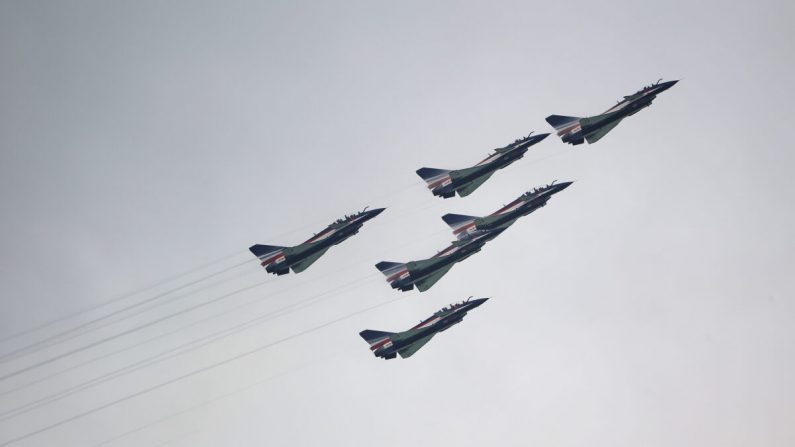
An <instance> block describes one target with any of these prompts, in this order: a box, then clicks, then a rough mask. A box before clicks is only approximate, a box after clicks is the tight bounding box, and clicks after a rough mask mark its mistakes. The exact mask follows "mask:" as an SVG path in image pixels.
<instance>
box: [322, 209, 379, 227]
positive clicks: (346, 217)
mask: <svg viewBox="0 0 795 447" xmlns="http://www.w3.org/2000/svg"><path fill="white" fill-rule="evenodd" d="M367 208H369V207H367V206H366V207H364V209H363V210H361V211H359V212H357V213H353V214H350V215H348V214H346V215H345V217H342V218H340V219H337V220H335V221H334V222H333V223H332V224H331V225H329V226H332V225H337V224H341V223H345V222H349V221H351V220H353V219H356V218H357V217H359V216H361V215H362V214H364V213H365V212H367Z"/></svg>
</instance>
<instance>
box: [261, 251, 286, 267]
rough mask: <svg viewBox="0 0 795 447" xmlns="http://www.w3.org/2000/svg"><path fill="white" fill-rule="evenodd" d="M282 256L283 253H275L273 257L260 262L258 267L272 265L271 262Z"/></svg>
mask: <svg viewBox="0 0 795 447" xmlns="http://www.w3.org/2000/svg"><path fill="white" fill-rule="evenodd" d="M282 255H284V253H282V252H278V253H276V254H275V255H273V256H271V257H270V258H268V259H266V260H264V261H262V262H261V263H260V265H262V266H263V267H264V266H266V265H268V264H270V263H272V262H273V261H275V260H277V259H279V258H280V257H281V256H282Z"/></svg>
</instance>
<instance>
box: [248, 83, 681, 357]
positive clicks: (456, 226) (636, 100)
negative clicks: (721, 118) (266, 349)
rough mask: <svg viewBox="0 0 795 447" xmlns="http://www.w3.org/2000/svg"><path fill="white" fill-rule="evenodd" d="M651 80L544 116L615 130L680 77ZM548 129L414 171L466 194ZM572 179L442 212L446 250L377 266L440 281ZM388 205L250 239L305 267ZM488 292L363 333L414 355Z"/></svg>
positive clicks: (567, 134)
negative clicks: (478, 212) (488, 208)
mask: <svg viewBox="0 0 795 447" xmlns="http://www.w3.org/2000/svg"><path fill="white" fill-rule="evenodd" d="M661 81H662V80H658V81H657V82H656V83H654V84H651V85H648V86H646V87H644V88H642V89H641V90H639V91H637V92H635V93H633V94H631V95H627V96H624V99H623V100H621V101H619V102H618V103H617V104H616V105H614V106H613V107H611V108H610V109H608V110H607V111H605V112H604V113H602V114H601V115H596V116H591V117H586V118H578V117H572V116H560V115H550V116H548V117H547V118H546V121H547V122H548V123H549V124H550V125H551V126H552V127H553V128H554V129H555V131H556V133H557V135H558V137H560V138H561V140H562V141H563V142H564V143H568V144H571V145H579V144H582V143H584V142H586V141H587V142H588V144H593V143H596V142H597V141H599V140H600V139H602V138H603V137H604V136H605V135H606V134H607V133H608V132H610V131H611V130H613V129H614V128H615V127H616V126H617V125H618V123H620V122H621V121H622V120H623V119H624V118H626V117H628V116H632V115H634V114H636V113H638V112H639V111H640V110H642V109H644V108H646V107H648V106H650V105H651V103H652V101H654V99H655V98H656V97H657V95H658V94H660V93H662V92H664V91H666V90H668V89H669V88H671V87H673V86H674V85H675V84H676V83H677V82H678V81H676V80H674V81H668V82H661ZM547 136H549V134H548V133H545V134H537V135H533V133H532V132H531V133H530V135H528V136H526V137H523V138H519V139H516V140H515V141H514V142H512V143H510V144H507V145H505V146H503V147H500V148H497V149H494V151H493V153H491V154H489V155H488V156H487V157H486V158H485V159H484V160H482V161H480V162H479V163H477V164H476V165H474V166H472V167H468V168H463V169H456V170H447V169H437V168H427V167H423V168H420V169H418V170H417V171H416V173H417V175H419V176H420V177H421V178H422V179H423V180H424V181H425V182H426V183H427V186H428V189H429V190H430V191H431V193H432V194H433V195H434V196H437V197H441V198H443V199H447V198H451V197H454V196H455V195H456V194H458V196H459V197H467V196H469V195H470V194H472V193H473V192H474V191H475V190H476V189H477V188H479V187H480V186H481V185H482V184H483V183H485V182H486V180H488V179H489V178H490V177H491V176H492V175H494V173H495V172H497V171H498V170H500V169H503V168H505V167H507V166H509V165H510V164H512V163H514V162H515V161H517V160H519V159H521V158H522V157H523V156H524V155H525V153H526V152H527V151H528V149H529V148H530V147H532V146H533V145H535V144H537V143H539V142H541V141H543V140H544V139H545V138H546V137H547ZM571 184H572V182H562V183H556V181H553V182H552V183H550V184H549V185H545V186H542V187H537V188H533V189H532V190H530V191H527V192H525V193H523V194H522V195H520V196H519V197H518V198H517V199H516V200H514V201H512V202H511V203H509V204H508V205H505V206H503V207H502V208H500V209H499V210H497V211H495V212H494V213H492V214H490V215H488V216H484V217H476V216H465V215H460V214H445V215H444V216H442V220H443V221H444V222H445V223H446V224H447V225H449V226H450V228H451V229H452V231H453V235H454V236H455V237H456V239H455V240H454V241H452V242H451V243H450V245H449V246H447V247H446V248H445V249H443V250H442V251H440V252H438V253H437V254H435V255H433V256H432V257H430V258H427V259H420V260H415V261H409V262H405V263H402V262H387V261H382V262H379V263H378V264H376V265H375V267H376V268H377V269H378V270H379V271H380V272H381V273H382V274H383V275H384V276H385V277H386V282H387V283H388V284H389V285H390V287H392V288H393V289H396V290H398V291H403V292H405V291H409V290H412V289H414V287H415V286H416V288H417V290H418V291H419V292H424V291H426V290H428V289H430V288H431V287H433V285H434V284H436V283H437V282H438V281H439V280H440V279H441V278H442V277H443V276H444V275H445V274H446V273H447V272H449V271H450V269H452V268H453V266H454V265H455V264H457V263H458V262H461V261H463V260H465V259H467V258H468V257H470V256H472V255H474V254H475V253H477V252H479V251H480V250H481V249H482V248H483V247H484V246H485V245H486V243H488V242H489V241H491V240H493V239H494V238H496V237H497V236H499V235H501V234H502V233H503V232H504V231H505V230H506V229H507V228H508V227H509V226H511V225H513V223H514V222H516V221H517V220H518V219H519V218H520V217H523V216H527V215H528V214H531V213H533V212H534V211H536V210H538V209H539V208H542V207H544V206H545V205H546V204H547V202H548V201H549V200H550V199H551V198H552V196H553V195H555V194H557V193H559V192H561V191H563V190H564V189H566V188H568V187H569V186H571ZM383 211H384V208H378V209H373V210H370V211H367V209H366V208H365V210H363V211H360V212H358V213H354V214H352V215H346V216H345V217H343V218H341V219H338V220H336V221H335V222H333V223H331V224H329V225H328V226H327V227H326V228H325V229H324V230H323V231H321V232H320V233H317V234H315V235H314V236H312V237H311V238H309V239H308V240H306V241H305V242H303V243H301V244H299V245H296V246H294V247H280V246H272V245H252V246H251V247H250V248H249V250H250V251H251V253H253V254H254V255H255V256H256V257H257V258H259V260H260V264H261V265H262V266H263V267H264V268H265V270H266V271H267V272H268V273H273V274H275V275H278V276H281V275H284V274H287V273H289V272H290V270H292V271H293V273H300V272H303V271H304V270H306V269H307V268H308V267H309V266H310V265H312V264H313V263H314V262H316V261H317V260H318V259H319V258H320V257H322V256H323V255H324V254H325V253H326V252H327V251H328V249H329V248H331V247H332V246H333V245H336V244H340V243H342V242H343V241H345V240H347V239H349V238H350V237H352V236H354V235H355V234H357V233H358V232H359V230H360V229H361V228H362V227H363V226H364V223H365V222H367V221H368V220H370V219H373V218H374V217H376V216H378V215H379V214H381V212H383ZM487 300H488V298H479V299H474V300H473V299H471V297H470V299H467V300H466V301H463V302H460V303H457V304H451V305H450V306H449V307H445V308H443V309H440V310H438V311H436V312H435V313H434V314H433V315H431V316H430V317H428V318H426V319H425V320H422V321H421V322H420V323H419V324H418V325H416V326H414V327H412V328H411V329H409V330H406V331H404V332H384V331H376V330H370V329H366V330H364V331H361V332H360V333H359V335H360V336H361V337H362V338H363V339H364V340H365V341H366V342H367V343H368V344H369V345H370V350H371V351H372V352H373V354H374V355H375V356H376V357H380V358H383V359H394V358H395V357H396V356H397V355H400V356H401V358H408V357H410V356H412V355H413V354H414V353H415V352H417V351H418V350H419V349H420V348H422V347H423V346H424V345H425V344H426V343H427V342H428V341H430V339H431V338H433V336H434V335H436V334H437V333H439V332H442V331H444V330H447V329H448V328H450V327H451V326H453V325H455V324H458V323H460V322H461V321H462V320H463V318H464V316H466V314H467V312H469V311H470V310H472V309H475V308H476V307H478V306H480V305H481V304H483V303H484V302H486V301H487Z"/></svg>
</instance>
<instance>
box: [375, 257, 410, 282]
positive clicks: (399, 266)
mask: <svg viewBox="0 0 795 447" xmlns="http://www.w3.org/2000/svg"><path fill="white" fill-rule="evenodd" d="M375 268H377V269H378V270H380V271H381V273H383V274H384V276H386V279H387V281H390V282H391V281H393V280H395V279H397V278H398V277H399V276H400V275H402V272H403V271H406V272H408V270H407V269H406V264H404V263H402V262H386V261H381V262H379V263H378V264H376V265H375Z"/></svg>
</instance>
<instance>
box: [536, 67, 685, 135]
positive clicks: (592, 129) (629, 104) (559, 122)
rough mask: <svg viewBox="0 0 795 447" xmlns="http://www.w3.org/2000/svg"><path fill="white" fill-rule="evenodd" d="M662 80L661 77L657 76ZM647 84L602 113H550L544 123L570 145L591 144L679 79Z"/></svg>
mask: <svg viewBox="0 0 795 447" xmlns="http://www.w3.org/2000/svg"><path fill="white" fill-rule="evenodd" d="M660 81H662V79H660ZM660 81H657V83H656V84H652V85H647V86H646V87H643V89H641V90H639V91H638V92H636V93H634V94H632V95H629V96H625V97H624V99H623V100H621V101H619V102H618V104H616V105H614V106H613V107H611V108H609V109H608V110H607V111H605V112H604V113H603V114H601V115H596V116H589V117H587V118H578V117H576V116H560V115H549V116H548V117H547V122H548V123H549V124H550V125H551V126H552V127H554V128H555V130H557V131H558V136H559V137H560V138H561V139H562V140H563V142H564V143H569V144H571V145H578V144H582V143H583V141H588V144H593V143H596V142H597V141H599V140H600V139H601V138H602V137H603V136H605V135H606V134H607V133H608V132H610V131H611V130H613V128H614V127H616V126H617V125H618V123H620V122H621V120H623V119H624V118H626V117H628V116H632V115H634V114H636V113H638V112H639V111H640V110H641V109H643V108H646V107H648V106H650V105H651V102H652V101H654V98H656V97H657V95H659V94H660V93H662V92H664V91H666V90H668V89H669V88H671V87H673V86H674V84H676V83H677V82H679V81H668V82H663V83H660Z"/></svg>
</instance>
